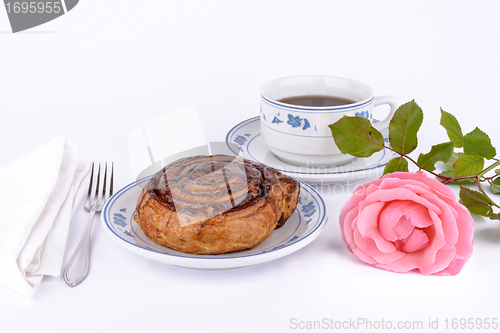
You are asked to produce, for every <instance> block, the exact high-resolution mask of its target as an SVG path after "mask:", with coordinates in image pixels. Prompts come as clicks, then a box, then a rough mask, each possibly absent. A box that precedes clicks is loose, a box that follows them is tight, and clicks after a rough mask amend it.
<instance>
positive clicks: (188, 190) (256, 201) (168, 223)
mask: <svg viewBox="0 0 500 333" xmlns="http://www.w3.org/2000/svg"><path fill="white" fill-rule="evenodd" d="M299 191H300V183H299V182H298V181H296V180H295V179H293V178H290V177H288V176H286V175H284V174H282V173H280V172H278V171H276V170H275V169H273V168H271V167H268V166H265V165H264V164H261V163H257V162H253V161H249V160H246V159H242V158H239V157H237V158H235V157H232V156H226V155H213V156H194V157H188V158H182V159H180V160H177V161H175V162H173V163H170V164H169V165H167V166H165V167H163V168H162V169H161V170H160V171H158V172H157V173H156V174H155V175H154V176H153V177H152V178H151V180H150V181H148V182H147V184H146V186H145V187H144V188H143V189H142V191H141V194H140V195H139V198H138V200H137V206H136V213H135V215H134V221H135V222H136V223H137V224H138V225H139V226H140V227H141V229H142V230H143V231H144V233H145V235H146V236H147V237H149V238H150V239H152V240H153V241H154V242H156V243H158V244H161V245H163V246H166V247H169V248H172V249H175V250H178V251H182V252H186V253H193V254H220V253H226V252H232V251H239V250H244V249H250V248H253V247H255V246H256V245H258V244H259V243H261V242H262V241H263V240H264V239H266V238H267V237H269V235H271V233H272V231H273V230H274V229H276V228H279V227H281V226H283V225H284V223H285V222H286V220H287V219H288V218H289V217H290V215H292V213H293V212H294V211H295V208H296V206H297V201H298V198H299Z"/></svg>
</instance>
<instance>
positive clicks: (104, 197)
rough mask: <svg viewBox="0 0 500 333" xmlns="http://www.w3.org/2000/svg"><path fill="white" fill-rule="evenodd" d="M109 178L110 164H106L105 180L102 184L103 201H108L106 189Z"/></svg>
mask: <svg viewBox="0 0 500 333" xmlns="http://www.w3.org/2000/svg"><path fill="white" fill-rule="evenodd" d="M107 178H108V162H106V163H105V164H104V180H103V182H102V196H101V200H102V201H105V200H106V187H107V185H108V182H107V180H108V179H107Z"/></svg>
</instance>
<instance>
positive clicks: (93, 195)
mask: <svg viewBox="0 0 500 333" xmlns="http://www.w3.org/2000/svg"><path fill="white" fill-rule="evenodd" d="M91 168H92V169H91V173H90V184H89V190H88V192H87V199H86V200H85V204H84V205H83V208H85V210H86V211H88V212H90V215H89V217H88V220H87V224H86V225H85V230H84V231H83V235H82V238H81V240H80V243H79V244H78V247H77V248H76V250H75V253H74V254H73V257H71V260H70V261H69V263H68V266H66V269H65V270H64V275H63V276H64V281H66V283H67V284H68V286H70V287H74V286H77V285H78V284H80V283H81V282H82V281H83V280H85V278H86V277H87V275H88V273H89V266H90V235H91V231H92V223H93V221H94V217H95V214H96V213H100V212H101V211H102V208H103V207H104V204H105V203H106V200H108V199H109V198H110V197H111V196H112V195H113V162H111V171H110V173H111V175H110V176H109V181H108V178H107V177H108V163H107V162H106V163H105V165H104V177H103V179H101V163H99V164H98V165H97V166H95V163H92V166H91ZM95 171H96V172H97V177H95V179H94V172H95ZM94 181H95V182H96V184H95V186H93V183H94ZM82 260H83V262H82ZM77 262H80V263H81V264H83V265H74V264H75V263H77Z"/></svg>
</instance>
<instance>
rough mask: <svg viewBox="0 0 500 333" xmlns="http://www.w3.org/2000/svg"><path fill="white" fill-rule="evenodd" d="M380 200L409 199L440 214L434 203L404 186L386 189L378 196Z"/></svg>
mask: <svg viewBox="0 0 500 333" xmlns="http://www.w3.org/2000/svg"><path fill="white" fill-rule="evenodd" d="M380 200H381V201H385V202H388V201H395V200H411V201H414V202H415V203H417V204H420V205H422V206H425V207H426V208H427V209H429V210H430V211H434V212H436V213H437V214H441V211H440V210H439V208H438V207H437V206H436V205H434V204H433V203H431V202H429V201H427V200H425V199H424V198H422V197H420V196H418V195H416V194H415V193H413V192H412V191H410V190H408V189H405V188H395V189H390V190H387V191H386V192H385V193H384V194H383V195H381V196H380Z"/></svg>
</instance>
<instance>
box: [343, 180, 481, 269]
mask: <svg viewBox="0 0 500 333" xmlns="http://www.w3.org/2000/svg"><path fill="white" fill-rule="evenodd" d="M340 229H341V231H342V239H343V240H344V242H345V244H346V245H347V248H348V249H349V250H350V251H351V252H353V253H354V254H355V255H356V256H357V257H358V258H359V259H361V260H363V261H364V262H367V263H369V264H371V265H375V266H377V267H380V268H384V269H387V270H390V271H394V272H407V271H411V270H416V271H420V272H421V273H422V274H436V275H455V274H458V273H459V272H460V270H461V269H462V267H463V266H464V264H465V262H466V261H467V259H468V258H469V257H470V256H471V254H472V244H473V234H474V221H473V220H472V217H471V215H470V213H469V211H468V210H467V208H465V207H464V206H463V205H462V204H460V203H458V202H457V201H456V197H455V193H453V191H452V190H451V189H450V188H449V187H447V186H446V185H443V184H441V183H440V182H439V181H437V180H435V179H431V178H429V177H427V175H426V174H425V173H424V172H417V173H413V172H395V173H390V174H387V175H385V176H384V177H382V178H380V179H376V180H374V181H371V182H368V183H366V184H364V185H361V186H359V187H358V188H357V189H356V190H355V191H354V193H353V195H352V197H351V198H350V199H349V200H348V201H347V203H346V204H345V205H344V207H343V208H342V210H341V211H340Z"/></svg>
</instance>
